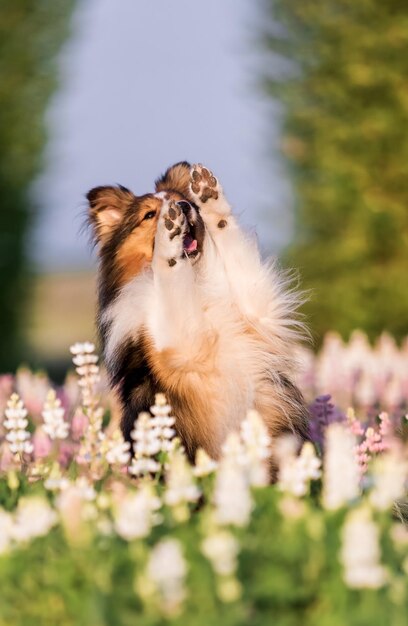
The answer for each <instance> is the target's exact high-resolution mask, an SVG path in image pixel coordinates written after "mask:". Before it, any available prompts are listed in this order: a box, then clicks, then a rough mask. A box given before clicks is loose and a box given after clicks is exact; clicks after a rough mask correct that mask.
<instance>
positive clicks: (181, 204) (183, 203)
mask: <svg viewBox="0 0 408 626" xmlns="http://www.w3.org/2000/svg"><path fill="white" fill-rule="evenodd" d="M176 204H178V206H179V207H180V209H181V210H182V211H183V213H184V215H186V216H188V215H189V213H190V211H191V204H189V203H188V202H186V201H185V200H180V202H177V203H176Z"/></svg>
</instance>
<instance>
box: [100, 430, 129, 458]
mask: <svg viewBox="0 0 408 626" xmlns="http://www.w3.org/2000/svg"><path fill="white" fill-rule="evenodd" d="M103 446H104V448H105V450H106V452H105V458H106V460H107V461H108V463H109V465H127V464H128V463H129V460H130V452H129V450H130V443H129V442H128V441H125V440H124V439H123V435H122V433H121V432H120V431H119V430H115V431H114V433H113V434H112V435H111V437H107V438H106V439H105V441H104V444H103Z"/></svg>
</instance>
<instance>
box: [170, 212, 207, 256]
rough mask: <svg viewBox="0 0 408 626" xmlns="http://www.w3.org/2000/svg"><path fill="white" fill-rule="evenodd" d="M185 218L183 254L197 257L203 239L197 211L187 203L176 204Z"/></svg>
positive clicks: (202, 228)
mask: <svg viewBox="0 0 408 626" xmlns="http://www.w3.org/2000/svg"><path fill="white" fill-rule="evenodd" d="M177 204H178V205H179V206H180V208H181V209H182V211H183V213H184V215H185V216H186V218H187V231H186V233H185V235H184V238H183V250H184V253H185V254H186V255H187V256H188V257H190V258H195V257H197V256H198V255H199V254H200V252H201V250H202V244H203V239H204V223H203V220H202V218H201V215H200V214H199V213H198V210H196V209H193V208H192V206H191V204H190V203H189V202H184V201H181V202H178V203H177Z"/></svg>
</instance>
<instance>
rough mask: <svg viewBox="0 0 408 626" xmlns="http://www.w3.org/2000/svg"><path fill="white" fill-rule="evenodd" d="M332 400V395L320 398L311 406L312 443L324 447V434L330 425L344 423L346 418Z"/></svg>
mask: <svg viewBox="0 0 408 626" xmlns="http://www.w3.org/2000/svg"><path fill="white" fill-rule="evenodd" d="M330 400H331V395H330V394H325V395H323V396H318V397H317V398H316V400H314V401H313V402H312V403H311V404H310V405H309V411H310V437H311V439H312V441H313V442H314V443H316V444H318V445H319V447H320V449H322V447H323V442H324V433H325V430H326V428H327V426H328V425H329V424H333V422H344V421H345V419H346V416H345V414H344V413H342V411H341V410H340V409H339V408H338V407H336V406H335V405H334V404H333V403H332V402H330Z"/></svg>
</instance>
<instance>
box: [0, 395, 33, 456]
mask: <svg viewBox="0 0 408 626" xmlns="http://www.w3.org/2000/svg"><path fill="white" fill-rule="evenodd" d="M4 413H5V416H6V419H5V420H4V422H3V425H4V427H5V428H6V429H7V431H8V432H7V434H6V440H7V442H8V445H9V448H10V451H11V452H12V453H13V454H24V453H25V454H31V452H32V451H33V449H34V447H33V444H32V443H31V435H30V433H29V432H28V430H27V426H28V420H27V409H26V408H25V407H24V403H23V401H22V400H21V399H20V397H19V396H18V395H17V394H16V393H13V394H12V396H11V398H10V399H9V401H8V402H7V408H6V409H5V411H4Z"/></svg>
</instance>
